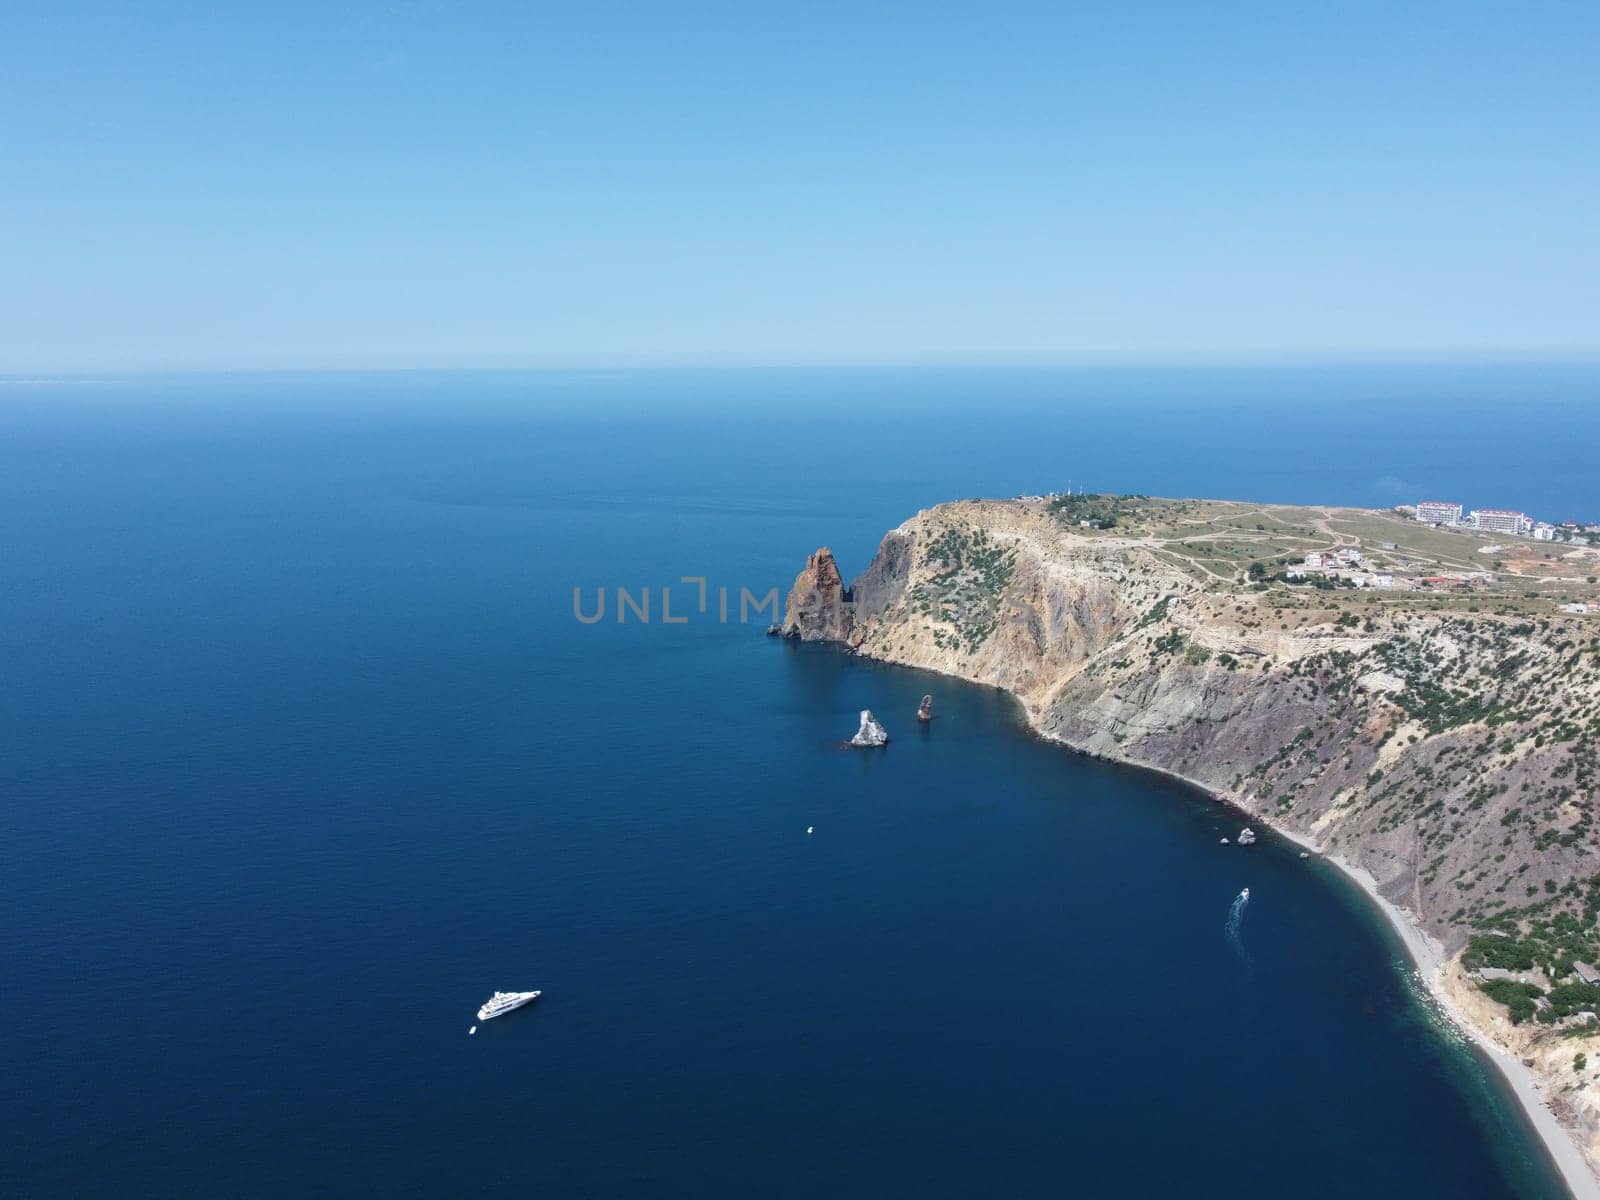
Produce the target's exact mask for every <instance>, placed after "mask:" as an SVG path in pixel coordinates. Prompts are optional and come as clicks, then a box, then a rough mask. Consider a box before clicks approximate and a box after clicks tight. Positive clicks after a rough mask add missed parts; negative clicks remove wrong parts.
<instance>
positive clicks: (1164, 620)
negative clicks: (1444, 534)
mask: <svg viewBox="0 0 1600 1200" xmlns="http://www.w3.org/2000/svg"><path fill="white" fill-rule="evenodd" d="M1184 503H1188V502H1184ZM1241 507H1242V506H1241ZM1284 511H1288V512H1291V513H1294V512H1299V511H1304V510H1274V517H1275V518H1276V519H1278V520H1284V519H1285V518H1283V516H1282V513H1283V512H1284ZM1316 511H1320V512H1324V513H1326V512H1328V511H1329V510H1316ZM1263 524H1264V522H1263ZM1308 524H1309V522H1308ZM1257 527H1258V528H1259V527H1260V525H1258V526H1257ZM1182 532H1183V536H1184V537H1186V538H1188V539H1190V540H1188V541H1184V542H1182V543H1181V544H1183V545H1193V544H1194V540H1193V539H1194V537H1195V535H1194V534H1191V533H1189V532H1188V531H1187V530H1184V531H1182ZM1132 533H1133V531H1130V533H1127V534H1124V533H1121V532H1120V531H1119V534H1118V535H1117V536H1105V535H1099V536H1094V535H1085V534H1083V533H1081V532H1079V531H1078V530H1077V529H1075V528H1071V527H1068V526H1067V525H1066V524H1065V523H1064V522H1063V521H1061V520H1060V515H1059V513H1058V512H1055V511H1052V509H1051V507H1050V506H1049V504H1048V503H1046V502H1041V501H1040V500H1037V499H1036V500H1032V501H1027V500H1019V501H963V502H958V503H955V504H950V505H941V506H939V507H937V508H935V509H930V510H927V511H925V512H923V513H919V514H917V516H916V517H914V518H912V519H911V520H910V521H907V522H906V523H905V524H903V525H901V526H900V527H898V528H897V529H895V530H892V531H890V533H889V534H888V535H887V536H886V537H885V538H884V539H883V543H882V545H881V546H880V548H879V551H878V553H877V555H876V556H875V557H874V559H873V561H872V563H871V564H870V565H869V566H868V567H867V569H866V570H865V571H864V572H863V573H862V574H861V575H860V576H859V577H857V578H856V579H855V580H854V581H853V582H852V583H851V584H849V585H848V586H847V585H846V584H845V583H844V581H843V577H842V575H841V573H840V572H839V569H838V566H837V564H836V563H835V561H834V558H833V555H832V554H831V552H829V551H828V550H826V549H822V550H819V551H818V552H817V553H816V554H814V555H812V556H811V558H810V559H809V560H808V562H807V564H806V567H805V569H804V570H802V571H801V572H800V574H799V576H798V577H797V579H796V581H795V586H794V588H793V589H792V590H791V593H790V596H789V601H788V607H787V609H786V612H785V617H784V622H783V632H784V633H785V634H786V635H787V636H790V637H797V638H802V639H806V640H817V641H831V642H838V643H842V644H844V645H845V646H847V647H849V648H850V649H851V650H853V651H854V652H855V653H858V654H861V655H863V656H866V657H870V658H873V659H877V660H880V661H883V662H888V663H893V664H897V665H905V666H914V667H919V668H924V669H930V670H934V671H938V672H941V673H944V674H947V675H951V676H954V677H957V678H960V679H964V680H967V681H970V682H977V683H984V684H989V685H992V686H998V687H1001V688H1003V689H1005V690H1007V691H1008V692H1010V693H1011V694H1012V695H1013V696H1015V697H1016V698H1017V699H1018V701H1019V702H1020V703H1021V704H1022V706H1023V708H1024V711H1025V712H1026V715H1027V719H1028V721H1029V724H1030V725H1031V727H1032V728H1033V729H1034V730H1035V731H1036V732H1037V733H1038V734H1039V735H1040V736H1041V737H1043V738H1045V739H1047V740H1050V741H1054V742H1058V743H1060V744H1062V745H1064V746H1066V747H1068V748H1070V749H1072V750H1075V751H1078V752H1080V753H1086V754H1089V755H1091V756H1094V757H1098V758H1103V759H1106V760H1108V761H1114V762H1120V763H1125V764H1128V765H1131V766H1136V767H1140V768H1143V769H1147V770H1152V771H1156V772H1159V773H1162V774H1165V775H1168V776H1170V777H1172V778H1175V779H1178V780H1181V781H1183V782H1185V783H1187V784H1190V785H1192V786H1194V787H1197V788H1199V789H1200V790H1202V791H1204V792H1206V793H1207V794H1209V795H1211V796H1212V797H1214V798H1215V799H1217V800H1219V801H1222V802H1224V803H1227V804H1229V805H1231V806H1233V807H1235V808H1237V809H1239V810H1240V812H1241V813H1242V814H1243V815H1244V816H1245V818H1246V819H1247V820H1249V821H1251V822H1258V821H1259V822H1262V823H1265V824H1268V825H1270V826H1271V827H1272V828H1274V829H1276V830H1277V831H1278V832H1280V833H1282V834H1283V835H1285V836H1286V837H1288V838H1290V839H1291V840H1293V841H1296V842H1298V843H1300V844H1301V845H1303V846H1305V847H1307V849H1308V850H1310V851H1312V852H1315V853H1317V854H1319V855H1322V856H1324V857H1325V858H1327V859H1328V861H1330V862H1331V863H1333V865H1335V866H1336V867H1337V868H1338V869H1340V870H1341V871H1342V872H1343V873H1344V874H1345V875H1346V877H1347V878H1349V879H1350V880H1351V882H1352V883H1354V884H1355V885H1356V886H1358V887H1360V888H1361V889H1362V890H1363V891H1364V892H1365V893H1366V894H1367V895H1368V896H1369V897H1370V898H1371V899H1372V900H1373V901H1374V903H1376V904H1377V905H1378V907H1379V909H1380V911H1382V912H1383V913H1384V915H1385V917H1386V918H1387V919H1388V920H1389V922H1390V923H1391V925H1392V926H1393V927H1394V928H1395V930H1396V932H1397V933H1398V934H1399V936H1400V938H1401V939H1402V941H1403V942H1404V943H1405V945H1406V947H1407V950H1408V952H1409V953H1410V955H1411V957H1412V958H1413V960H1414V961H1415V963H1416V967H1417V973H1418V978H1419V980H1420V981H1421V982H1422V983H1423V985H1424V986H1425V987H1426V988H1427V989H1428V991H1429V993H1430V994H1431V995H1432V996H1433V997H1434V998H1435V1000H1436V1001H1437V1003H1438V1006H1439V1008H1440V1010H1441V1012H1442V1013H1443V1014H1444V1015H1445V1016H1446V1017H1447V1019H1449V1020H1450V1021H1452V1022H1453V1023H1454V1024H1455V1025H1456V1026H1457V1027H1458V1028H1460V1029H1461V1030H1462V1032H1463V1033H1464V1034H1465V1035H1467V1036H1469V1037H1471V1038H1472V1039H1473V1040H1474V1041H1475V1042H1476V1043H1477V1044H1478V1045H1480V1046H1481V1047H1482V1048H1483V1049H1484V1050H1485V1051H1486V1053H1487V1054H1488V1056H1489V1057H1490V1059H1491V1060H1492V1061H1493V1062H1494V1063H1495V1065H1496V1066H1497V1067H1498V1068H1499V1069H1500V1070H1501V1072H1502V1073H1503V1074H1504V1075H1505V1076H1506V1078H1507V1080H1508V1083H1509V1084H1510V1086H1511V1089H1512V1091H1513V1093H1514V1094H1515V1095H1516V1096H1517V1097H1518V1099H1519V1101H1520V1102H1521V1103H1522V1104H1523V1106H1524V1108H1525V1109H1526V1111H1527V1112H1528V1114H1529V1116H1530V1119H1531V1120H1532V1122H1533V1124H1534V1126H1535V1128H1536V1129H1537V1130H1538V1132H1539V1135H1540V1136H1541V1138H1542V1139H1543V1140H1544V1141H1545V1143H1546V1145H1547V1146H1548V1147H1549V1149H1550V1152H1551V1154H1552V1156H1553V1157H1554V1158H1555V1160H1556V1162H1557V1164H1558V1166H1559V1167H1560V1169H1561V1172H1562V1175H1563V1177H1564V1178H1565V1180H1566V1182H1567V1185H1568V1187H1569V1189H1570V1190H1571V1191H1572V1192H1573V1194H1574V1195H1575V1196H1579V1197H1585V1198H1587V1197H1600V1177H1597V1175H1596V1172H1595V1166H1594V1164H1595V1163H1596V1162H1597V1161H1600V1088H1597V1087H1596V1086H1595V1082H1596V1081H1595V1080H1594V1079H1593V1078H1587V1079H1586V1078H1583V1077H1582V1076H1581V1075H1580V1076H1579V1077H1578V1078H1577V1079H1576V1080H1574V1079H1573V1078H1572V1072H1571V1071H1570V1069H1569V1070H1566V1071H1565V1072H1564V1071H1563V1068H1562V1065H1561V1064H1562V1061H1563V1056H1565V1059H1566V1060H1571V1059H1572V1057H1573V1053H1574V1051H1582V1050H1584V1049H1585V1048H1589V1049H1591V1050H1593V1049H1595V1048H1597V1047H1600V1038H1597V1037H1595V1036H1594V1035H1593V1034H1592V1033H1588V1034H1585V1035H1583V1036H1578V1037H1573V1036H1571V1033H1572V1031H1570V1030H1569V1031H1567V1033H1566V1034H1565V1036H1557V1035H1556V1034H1555V1033H1554V1032H1551V1031H1548V1030H1538V1029H1530V1027H1529V1026H1526V1025H1523V1026H1513V1025H1512V1023H1511V1022H1510V1021H1509V1020H1507V1018H1506V1017H1505V1015H1504V1010H1503V1009H1502V1008H1500V1006H1498V1005H1496V1004H1494V1003H1493V1002H1492V1001H1491V1000H1490V999H1489V997H1487V996H1485V995H1484V994H1483V993H1482V992H1481V991H1479V990H1478V988H1477V987H1476V986H1475V984H1474V982H1473V981H1472V980H1471V979H1470V978H1469V977H1468V974H1467V970H1466V968H1465V966H1464V964H1463V961H1462V959H1463V951H1464V950H1466V949H1467V948H1468V946H1469V943H1470V942H1471V940H1472V934H1473V931H1474V929H1475V928H1482V927H1483V926H1482V925H1480V924H1479V922H1481V921H1490V922H1492V921H1496V920H1498V922H1499V924H1500V926H1502V927H1503V926H1506V924H1507V917H1506V913H1507V911H1511V910H1508V909H1506V907H1505V905H1506V902H1505V901H1503V900H1500V901H1490V902H1489V903H1488V904H1487V905H1484V906H1483V907H1478V908H1469V906H1468V905H1467V904H1464V903H1462V897H1464V896H1473V895H1474V894H1475V893H1476V895H1479V896H1482V895H1484V894H1489V895H1493V896H1506V895H1508V894H1513V893H1512V892H1511V889H1512V888H1513V887H1515V888H1517V889H1518V893H1517V894H1522V893H1525V894H1526V895H1527V896H1529V897H1534V896H1538V897H1540V898H1543V897H1544V896H1546V895H1550V896H1556V897H1557V899H1558V900H1559V899H1560V898H1561V897H1562V896H1564V895H1565V894H1566V892H1568V891H1570V890H1571V889H1570V888H1565V887H1564V884H1563V883H1562V881H1563V880H1575V879H1578V878H1580V877H1583V876H1585V875H1586V874H1587V873H1591V872H1595V871H1596V870H1597V868H1600V862H1597V861H1596V859H1595V854H1596V848H1595V846H1594V844H1593V838H1592V836H1591V835H1590V832H1589V828H1588V824H1587V820H1586V819H1585V818H1583V817H1582V816H1581V814H1580V816H1579V817H1577V818H1572V817H1570V816H1568V815H1567V814H1568V812H1569V810H1570V809H1572V808H1573V805H1571V804H1565V805H1563V804H1562V803H1560V802H1559V800H1560V797H1561V796H1562V791H1561V788H1560V786H1559V783H1560V781H1561V780H1563V779H1565V778H1568V777H1570V775H1571V773H1572V770H1573V765H1572V761H1571V755H1572V753H1573V751H1571V750H1570V749H1569V748H1567V745H1566V743H1563V742H1561V741H1560V740H1559V739H1556V738H1553V737H1551V736H1549V735H1548V732H1547V731H1546V730H1544V729H1542V728H1541V727H1539V726H1538V725H1537V724H1536V723H1535V721H1534V720H1533V716H1534V714H1532V713H1531V712H1528V713H1516V714H1514V715H1515V716H1516V717H1520V718H1522V720H1521V721H1520V722H1519V721H1515V720H1512V719H1507V718H1502V719H1498V720H1497V719H1496V717H1497V716H1498V715H1499V713H1498V712H1491V715H1489V716H1488V717H1487V718H1485V716H1484V714H1483V713H1482V712H1479V711H1461V710H1462V709H1463V703H1462V702H1461V701H1459V700H1455V699H1453V697H1454V695H1455V693H1453V692H1452V691H1451V690H1450V688H1449V686H1448V684H1444V685H1441V684H1440V683H1439V682H1438V681H1437V679H1436V678H1435V677H1434V676H1433V675H1430V674H1429V672H1430V671H1436V670H1438V669H1439V668H1440V660H1441V658H1445V659H1447V661H1444V663H1443V672H1445V673H1447V674H1448V675H1451V676H1453V677H1454V678H1455V680H1456V681H1458V682H1459V683H1460V684H1461V685H1462V687H1461V691H1462V693H1463V694H1465V693H1467V692H1469V691H1470V689H1471V687H1472V686H1473V685H1476V687H1478V688H1479V689H1482V688H1484V687H1486V686H1493V687H1495V688H1496V689H1499V688H1501V687H1505V686H1507V682H1508V681H1507V674H1508V672H1507V671H1506V669H1505V667H1506V664H1507V663H1511V664H1514V665H1515V667H1516V670H1517V673H1518V674H1517V677H1513V678H1511V679H1510V680H1509V687H1510V688H1512V689H1520V690H1521V691H1522V692H1524V693H1526V694H1530V695H1533V694H1539V693H1540V692H1542V691H1548V690H1549V688H1550V676H1549V675H1546V674H1541V671H1543V670H1545V669H1546V668H1549V667H1550V666H1551V665H1552V663H1551V662H1550V654H1549V653H1546V652H1544V651H1545V649H1546V648H1548V647H1553V646H1564V645H1572V644H1578V645H1582V643H1581V642H1575V639H1576V637H1577V636H1578V634H1585V633H1587V632H1588V631H1587V629H1586V628H1585V627H1582V626H1580V627H1578V634H1573V635H1572V636H1562V635H1565V634H1567V633H1568V632H1569V631H1568V630H1567V629H1565V628H1563V627H1561V626H1560V625H1559V622H1557V623H1554V624H1552V623H1551V622H1542V623H1535V622H1531V621H1526V620H1520V619H1514V618H1513V616H1512V615H1510V614H1506V615H1501V616H1499V619H1498V623H1496V624H1487V622H1488V621H1489V618H1486V617H1481V616H1478V615H1476V614H1477V612H1478V609H1477V608H1473V609H1472V612H1473V614H1474V616H1472V617H1471V618H1470V619H1465V618H1463V617H1462V616H1461V615H1459V611H1458V610H1450V609H1445V610H1443V611H1440V610H1438V609H1435V608H1426V607H1423V606H1422V605H1419V604H1409V605H1408V604H1394V605H1384V606H1381V607H1380V606H1368V607H1357V606H1355V605H1352V604H1350V603H1348V602H1347V601H1345V599H1344V598H1342V597H1339V598H1332V602H1330V601H1329V599H1327V598H1323V597H1315V598H1314V601H1313V603H1311V604H1305V603H1303V602H1302V601H1301V600H1300V599H1299V598H1298V597H1293V596H1290V597H1287V598H1280V595H1279V593H1278V592H1276V591H1272V590H1268V589H1266V588H1264V587H1263V588H1259V589H1258V588H1253V587H1251V585H1250V576H1249V575H1248V574H1247V573H1246V572H1245V571H1243V570H1241V571H1240V572H1239V578H1237V579H1226V578H1219V579H1215V580H1212V579H1207V578H1205V577H1204V576H1197V575H1196V573H1195V572H1192V571H1188V570H1185V569H1184V567H1183V563H1182V562H1181V560H1177V556H1176V555H1173V554H1172V553H1170V551H1169V549H1168V546H1169V543H1167V542H1164V541H1163V540H1162V539H1161V538H1159V537H1157V536H1145V537H1138V536H1133V535H1132ZM1397 536H1398V535H1397ZM1484 629H1487V630H1488V632H1487V633H1485V632H1484ZM1552 630H1553V631H1554V632H1552ZM1474 639H1476V640H1474ZM1541 643H1542V644H1541ZM1596 645H1600V640H1597V642H1596ZM1441 647H1443V650H1441ZM1463 648H1465V649H1463ZM1573 661H1577V662H1578V665H1579V666H1581V667H1583V668H1585V670H1584V671H1583V672H1581V673H1578V674H1575V673H1574V672H1573V671H1572V670H1571V667H1572V665H1573V663H1572V662H1561V663H1557V664H1554V665H1556V666H1558V667H1564V668H1566V669H1565V671H1564V672H1562V673H1559V674H1558V675H1557V678H1559V680H1560V685H1561V687H1562V688H1563V689H1565V690H1564V694H1563V695H1562V696H1561V697H1560V702H1559V703H1558V705H1557V709H1556V711H1557V713H1558V714H1559V715H1560V716H1561V717H1563V718H1564V719H1580V718H1584V717H1589V716H1590V715H1589V712H1588V708H1593V709H1595V711H1597V712H1600V669H1597V670H1594V671H1593V672H1592V674H1591V673H1589V672H1588V670H1587V668H1589V667H1592V666H1595V665H1596V664H1595V663H1592V662H1590V661H1589V660H1581V661H1580V659H1579V656H1577V655H1575V656H1573ZM1479 673H1481V678H1482V679H1484V680H1487V681H1490V682H1489V683H1479V682H1478V678H1479ZM1497 694H1498V692H1497ZM1419 696H1421V697H1424V698H1425V699H1424V700H1418V699H1417V697H1419ZM1441 697H1442V698H1441ZM1425 704H1426V705H1429V706H1431V707H1424V705H1425ZM1452 704H1454V705H1456V707H1455V708H1452V707H1450V706H1451V705H1452ZM1586 706H1587V707H1586ZM1441 712H1443V716H1441V715H1440V714H1441ZM1590 719H1593V718H1592V717H1590ZM1552 743H1554V744H1552ZM1578 766H1579V767H1580V774H1579V779H1580V781H1581V779H1582V778H1583V775H1582V772H1581V768H1583V767H1584V766H1585V762H1584V761H1582V760H1580V761H1579V763H1578ZM1542 795H1548V796H1549V797H1551V798H1552V799H1551V805H1550V813H1551V814H1552V815H1550V816H1549V817H1548V819H1549V820H1551V821H1552V822H1553V824H1552V825H1551V826H1550V828H1554V829H1556V830H1558V833H1557V834H1556V835H1555V836H1552V835H1551V834H1550V833H1549V832H1548V831H1547V830H1535V829H1533V828H1531V827H1530V828H1529V829H1528V830H1527V832H1526V835H1524V832H1523V831H1522V829H1521V828H1520V825H1521V824H1522V823H1524V822H1526V821H1527V820H1528V817H1527V816H1526V815H1525V814H1527V813H1528V812H1529V810H1530V809H1531V808H1532V801H1531V799H1530V797H1539V796H1542ZM1580 807H1581V806H1580ZM1446 818H1449V820H1448V821H1447V820H1446ZM1562 821H1566V822H1567V823H1566V825H1564V826H1563V825H1562V824H1560V822H1562ZM1507 829H1510V830H1511V831H1512V832H1511V834H1507V833H1506V830H1507ZM1480 903H1481V902H1480ZM1451 906H1454V907H1451ZM1491 927H1492V926H1491ZM1597 1057H1600V1055H1597Z"/></svg>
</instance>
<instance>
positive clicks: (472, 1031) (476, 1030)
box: [467, 1025, 478, 1037]
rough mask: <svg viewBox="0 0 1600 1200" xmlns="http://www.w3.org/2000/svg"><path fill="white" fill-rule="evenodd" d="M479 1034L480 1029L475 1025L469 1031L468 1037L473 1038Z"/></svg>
mask: <svg viewBox="0 0 1600 1200" xmlns="http://www.w3.org/2000/svg"><path fill="white" fill-rule="evenodd" d="M477 1032H478V1027H477V1026H476V1025H474V1026H473V1027H472V1028H471V1029H469V1030H467V1036H468V1037H471V1036H472V1035H473V1034H475V1033H477Z"/></svg>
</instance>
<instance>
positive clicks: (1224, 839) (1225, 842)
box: [1221, 838, 1228, 846]
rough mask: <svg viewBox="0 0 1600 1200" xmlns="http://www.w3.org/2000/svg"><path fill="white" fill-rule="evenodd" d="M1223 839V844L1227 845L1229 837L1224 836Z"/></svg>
mask: <svg viewBox="0 0 1600 1200" xmlns="http://www.w3.org/2000/svg"><path fill="white" fill-rule="evenodd" d="M1221 840H1222V844H1223V845H1224V846H1226V845H1227V844H1228V839H1227V838H1223V839H1221Z"/></svg>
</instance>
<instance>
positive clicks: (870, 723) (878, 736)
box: [850, 708, 889, 746]
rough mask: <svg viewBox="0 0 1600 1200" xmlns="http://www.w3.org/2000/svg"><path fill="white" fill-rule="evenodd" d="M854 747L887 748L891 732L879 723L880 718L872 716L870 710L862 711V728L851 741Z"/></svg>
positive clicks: (864, 709)
mask: <svg viewBox="0 0 1600 1200" xmlns="http://www.w3.org/2000/svg"><path fill="white" fill-rule="evenodd" d="M850 744H851V745H852V746H887V745H888V744H889V732H888V730H886V729H884V727H883V726H882V725H880V724H879V723H878V718H877V717H875V716H873V715H872V710H871V709H870V708H863V709H862V710H861V728H860V729H858V730H856V735H855V737H853V738H851V739H850Z"/></svg>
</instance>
